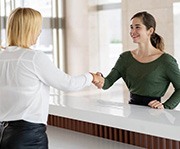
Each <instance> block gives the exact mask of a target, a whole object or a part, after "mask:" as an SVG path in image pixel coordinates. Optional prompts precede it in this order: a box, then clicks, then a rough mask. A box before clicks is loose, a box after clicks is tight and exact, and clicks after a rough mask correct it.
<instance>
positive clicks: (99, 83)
mask: <svg viewBox="0 0 180 149" xmlns="http://www.w3.org/2000/svg"><path fill="white" fill-rule="evenodd" d="M91 74H92V75H93V81H92V83H93V84H94V85H95V86H96V87H97V88H98V89H101V88H102V87H103V85H104V78H103V77H102V74H101V73H100V72H97V73H96V74H95V73H91Z"/></svg>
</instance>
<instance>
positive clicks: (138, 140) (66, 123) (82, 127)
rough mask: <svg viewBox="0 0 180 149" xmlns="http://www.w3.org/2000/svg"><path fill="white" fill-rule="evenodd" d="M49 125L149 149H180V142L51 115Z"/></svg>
mask: <svg viewBox="0 0 180 149" xmlns="http://www.w3.org/2000/svg"><path fill="white" fill-rule="evenodd" d="M48 124H49V125H52V126H56V127H60V128H65V129H69V130H73V131H77V132H82V133H86V134H90V135H94V136H98V137H102V138H106V139H110V140H114V141H119V142H123V143H127V144H132V145H136V146H140V147H144V148H148V149H180V141H175V140H170V139H165V138H160V137H155V136H150V135H145V134H140V133H136V132H131V131H127V130H122V129H117V128H112V127H108V126H103V125H98V124H93V123H88V122H83V121H79V120H73V119H68V118H63V117H59V116H54V115H49V118H48ZM177 133H179V132H177Z"/></svg>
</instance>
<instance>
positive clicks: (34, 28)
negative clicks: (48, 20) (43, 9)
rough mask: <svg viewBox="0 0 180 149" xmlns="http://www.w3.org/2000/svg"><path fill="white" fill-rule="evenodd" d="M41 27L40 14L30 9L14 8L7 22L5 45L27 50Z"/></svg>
mask: <svg viewBox="0 0 180 149" xmlns="http://www.w3.org/2000/svg"><path fill="white" fill-rule="evenodd" d="M41 27H42V16H41V13H40V12H38V11H37V10H34V9H32V8H16V9H14V10H13V11H12V12H11V14H10V16H9V18H8V20H7V33H6V35H7V45H8V46H19V47H23V48H29V47H30V46H31V45H33V44H35V42H36V40H37V38H38V36H39V34H40V32H41Z"/></svg>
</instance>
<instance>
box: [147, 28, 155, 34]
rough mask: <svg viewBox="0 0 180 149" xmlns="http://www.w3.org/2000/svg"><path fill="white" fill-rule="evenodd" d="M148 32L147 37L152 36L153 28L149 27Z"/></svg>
mask: <svg viewBox="0 0 180 149" xmlns="http://www.w3.org/2000/svg"><path fill="white" fill-rule="evenodd" d="M148 31H149V35H152V34H153V33H154V28H152V27H151V28H150V29H149V30H148Z"/></svg>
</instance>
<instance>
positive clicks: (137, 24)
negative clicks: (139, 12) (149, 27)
mask: <svg viewBox="0 0 180 149" xmlns="http://www.w3.org/2000/svg"><path fill="white" fill-rule="evenodd" d="M132 26H133V25H132V24H131V25H130V27H132ZM134 26H141V24H135V25H134Z"/></svg>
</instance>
